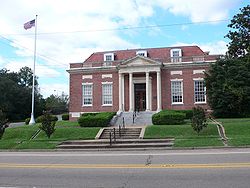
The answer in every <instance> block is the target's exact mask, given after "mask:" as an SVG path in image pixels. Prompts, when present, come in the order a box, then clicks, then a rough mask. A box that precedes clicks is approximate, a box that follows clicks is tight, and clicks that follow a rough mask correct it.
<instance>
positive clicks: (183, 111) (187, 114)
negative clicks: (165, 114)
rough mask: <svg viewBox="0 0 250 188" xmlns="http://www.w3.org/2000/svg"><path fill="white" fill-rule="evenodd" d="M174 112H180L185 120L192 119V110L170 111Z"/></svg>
mask: <svg viewBox="0 0 250 188" xmlns="http://www.w3.org/2000/svg"><path fill="white" fill-rule="evenodd" d="M172 111H175V112H181V113H184V114H186V118H185V119H191V118H192V117H193V110H172Z"/></svg>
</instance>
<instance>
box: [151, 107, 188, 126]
mask: <svg viewBox="0 0 250 188" xmlns="http://www.w3.org/2000/svg"><path fill="white" fill-rule="evenodd" d="M184 119H186V114H185V113H183V112H178V111H174V110H163V111H161V112H158V113H156V114H154V115H153V116H152V122H153V124H154V125H178V124H183V123H184Z"/></svg>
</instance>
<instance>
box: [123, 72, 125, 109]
mask: <svg viewBox="0 0 250 188" xmlns="http://www.w3.org/2000/svg"><path fill="white" fill-rule="evenodd" d="M124 96H125V94H124V74H122V111H125V106H124V105H125V97H124Z"/></svg>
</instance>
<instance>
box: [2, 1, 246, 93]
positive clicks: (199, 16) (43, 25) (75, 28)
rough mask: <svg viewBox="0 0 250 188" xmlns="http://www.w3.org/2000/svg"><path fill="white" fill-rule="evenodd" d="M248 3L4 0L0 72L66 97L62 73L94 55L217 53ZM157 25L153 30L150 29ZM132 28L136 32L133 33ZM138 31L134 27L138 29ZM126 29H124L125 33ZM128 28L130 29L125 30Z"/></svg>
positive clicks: (65, 82)
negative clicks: (182, 49) (34, 79)
mask: <svg viewBox="0 0 250 188" xmlns="http://www.w3.org/2000/svg"><path fill="white" fill-rule="evenodd" d="M247 2H248V3H249V1H248V0H206V1H203V0H188V1H186V0H91V1H88V0H70V1H69V0H22V1H20V0H6V1H2V2H1V6H0V23H1V29H0V68H7V69H9V70H11V71H18V70H19V69H20V68H21V67H24V66H29V67H31V68H32V67H33V66H32V65H33V50H34V31H35V28H34V27H33V28H31V29H29V30H24V28H23V24H24V23H25V22H27V21H30V20H32V19H34V18H35V15H36V14H37V15H38V20H37V28H38V35H37V62H36V74H37V76H38V77H39V80H38V83H39V86H40V89H41V93H42V95H43V96H44V97H48V96H49V95H50V94H61V93H62V92H65V93H66V94H68V93H69V91H68V90H69V86H68V85H69V79H68V73H67V72H66V70H67V69H68V67H69V63H70V62H83V61H84V60H85V59H86V58H87V57H88V56H89V55H91V54H92V53H93V52H96V51H106V50H118V49H129V48H147V47H167V46H175V45H192V44H196V45H199V46H200V47H201V48H202V49H203V50H204V51H210V54H223V53H225V51H226V44H227V42H228V40H227V39H225V38H224V36H225V35H226V34H227V32H228V28H227V25H228V23H229V22H230V21H229V20H230V19H232V17H233V15H235V14H236V13H238V12H239V8H241V7H243V6H246V5H247ZM151 26H158V27H151ZM136 27H137V28H136ZM138 27H139V28H138ZM125 28H127V29H125ZM128 28H130V29H128Z"/></svg>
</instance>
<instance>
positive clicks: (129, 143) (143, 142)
mask: <svg viewBox="0 0 250 188" xmlns="http://www.w3.org/2000/svg"><path fill="white" fill-rule="evenodd" d="M173 141H174V140H173V139H171V138H169V139H117V140H116V142H113V143H112V145H110V142H109V140H108V139H100V140H75V141H65V142H62V143H61V144H60V145H58V146H57V149H66V150H68V149H71V150H88V149H91V150H96V149H97V150H102V149H111V148H113V149H126V150H127V149H129V150H130V149H132V150H133V149H168V148H171V147H172V146H173Z"/></svg>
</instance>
